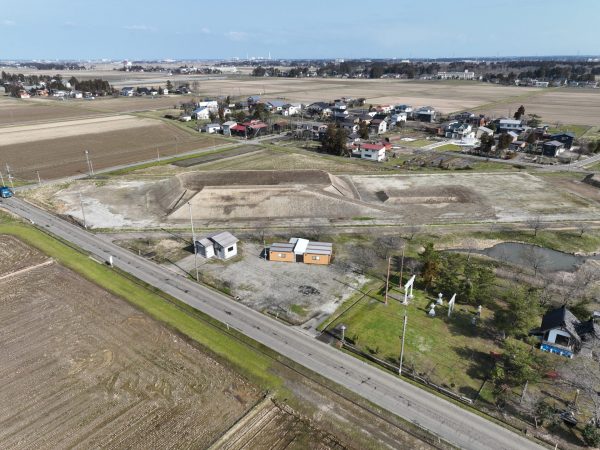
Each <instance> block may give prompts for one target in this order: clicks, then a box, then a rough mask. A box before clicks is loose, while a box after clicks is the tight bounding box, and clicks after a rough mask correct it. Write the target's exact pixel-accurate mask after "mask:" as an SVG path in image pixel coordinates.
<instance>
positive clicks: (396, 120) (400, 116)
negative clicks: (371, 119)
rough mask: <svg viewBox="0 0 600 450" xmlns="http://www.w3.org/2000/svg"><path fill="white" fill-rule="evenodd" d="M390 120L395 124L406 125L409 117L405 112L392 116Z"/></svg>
mask: <svg viewBox="0 0 600 450" xmlns="http://www.w3.org/2000/svg"><path fill="white" fill-rule="evenodd" d="M390 120H391V122H392V123H393V124H399V123H400V122H404V123H406V121H407V120H408V115H407V113H405V112H395V113H392V115H391V116H390Z"/></svg>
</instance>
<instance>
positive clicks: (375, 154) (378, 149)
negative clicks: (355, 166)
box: [360, 144, 385, 162]
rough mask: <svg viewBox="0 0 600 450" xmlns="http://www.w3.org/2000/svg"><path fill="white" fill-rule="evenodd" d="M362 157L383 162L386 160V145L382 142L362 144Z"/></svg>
mask: <svg viewBox="0 0 600 450" xmlns="http://www.w3.org/2000/svg"><path fill="white" fill-rule="evenodd" d="M360 157H361V159H368V160H370V161H377V162H381V161H384V160H385V146H383V145H381V144H362V145H361V146H360Z"/></svg>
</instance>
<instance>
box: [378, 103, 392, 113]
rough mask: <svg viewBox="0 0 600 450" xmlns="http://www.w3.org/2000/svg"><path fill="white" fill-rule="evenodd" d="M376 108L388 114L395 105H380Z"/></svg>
mask: <svg viewBox="0 0 600 450" xmlns="http://www.w3.org/2000/svg"><path fill="white" fill-rule="evenodd" d="M375 109H376V110H377V112H379V113H384V114H388V113H390V112H392V111H393V110H394V107H393V106H392V105H379V106H377V107H376V108H375Z"/></svg>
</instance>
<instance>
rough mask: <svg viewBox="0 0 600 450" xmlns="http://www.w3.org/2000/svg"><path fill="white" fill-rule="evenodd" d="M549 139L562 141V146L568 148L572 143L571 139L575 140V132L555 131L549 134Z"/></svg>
mask: <svg viewBox="0 0 600 450" xmlns="http://www.w3.org/2000/svg"><path fill="white" fill-rule="evenodd" d="M550 139H552V140H553V141H558V142H562V144H563V145H564V147H565V148H566V149H567V150H569V149H570V148H571V146H572V145H573V141H574V140H575V133H571V132H570V131H567V132H564V133H556V134H553V135H552V136H550Z"/></svg>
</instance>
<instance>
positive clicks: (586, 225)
mask: <svg viewBox="0 0 600 450" xmlns="http://www.w3.org/2000/svg"><path fill="white" fill-rule="evenodd" d="M590 228H591V227H590V224H589V223H587V222H579V224H577V229H578V230H579V237H583V235H584V233H587V232H588V231H589V230H590Z"/></svg>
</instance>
